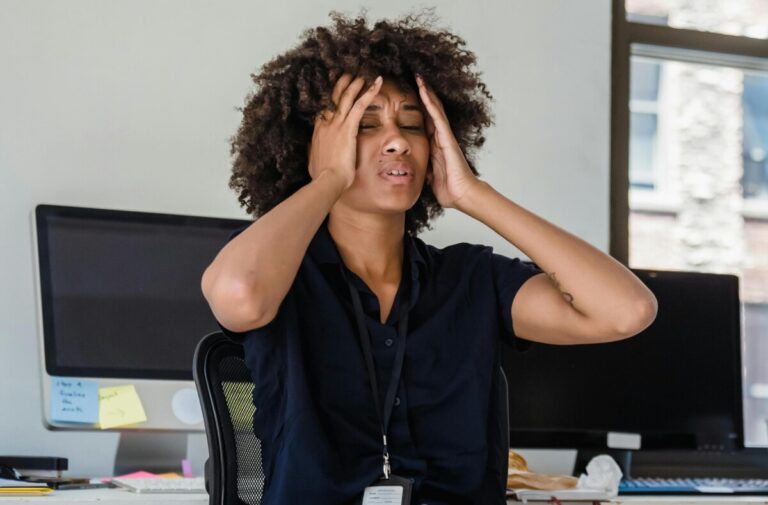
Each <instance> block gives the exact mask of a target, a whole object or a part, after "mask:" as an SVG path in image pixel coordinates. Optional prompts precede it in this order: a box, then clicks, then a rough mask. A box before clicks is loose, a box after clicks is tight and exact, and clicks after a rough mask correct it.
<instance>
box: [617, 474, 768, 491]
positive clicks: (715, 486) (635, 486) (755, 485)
mask: <svg viewBox="0 0 768 505" xmlns="http://www.w3.org/2000/svg"><path fill="white" fill-rule="evenodd" d="M619 494H624V495H627V494H768V479H715V478H664V479H654V478H638V479H624V480H622V481H621V482H620V483H619Z"/></svg>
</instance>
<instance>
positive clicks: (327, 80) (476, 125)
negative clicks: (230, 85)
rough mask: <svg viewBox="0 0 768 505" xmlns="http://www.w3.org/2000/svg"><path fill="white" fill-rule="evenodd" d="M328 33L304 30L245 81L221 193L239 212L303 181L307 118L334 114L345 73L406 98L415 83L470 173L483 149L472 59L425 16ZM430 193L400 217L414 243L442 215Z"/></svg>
mask: <svg viewBox="0 0 768 505" xmlns="http://www.w3.org/2000/svg"><path fill="white" fill-rule="evenodd" d="M330 17H331V19H332V20H333V23H332V26H331V27H324V26H320V27H316V28H311V29H307V30H305V31H304V33H303V35H302V40H301V41H300V43H299V44H298V45H297V46H296V47H295V48H293V49H291V50H290V51H288V52H286V53H284V54H282V55H279V56H277V57H275V58H274V59H273V60H271V61H269V62H268V63H266V64H265V65H264V66H262V67H261V71H260V73H259V74H255V75H254V74H251V78H252V79H253V81H254V83H255V84H256V90H255V91H254V92H252V93H251V94H249V96H248V97H247V98H246V104H245V108H242V109H239V110H241V112H242V113H243V119H242V122H241V124H240V127H239V129H238V131H237V133H236V135H235V136H234V137H233V138H232V139H231V147H232V149H231V154H232V156H233V158H234V163H233V169H232V176H231V178H230V181H229V186H230V188H232V189H234V190H235V191H237V192H238V194H239V196H238V199H239V201H240V205H241V206H243V207H245V209H246V211H247V212H248V213H249V214H252V215H254V216H255V217H259V216H262V215H263V214H265V213H267V212H269V211H270V210H271V209H272V208H274V207H275V206H276V205H278V204H279V203H280V202H282V201H283V200H285V199H286V198H288V197H289V196H291V195H292V194H293V193H294V192H296V191H297V190H298V189H300V188H301V187H302V186H304V185H306V184H308V183H309V182H310V181H311V178H310V176H309V171H308V169H307V164H308V152H307V147H308V145H309V143H310V140H311V139H312V133H313V128H314V122H315V117H316V115H317V114H318V113H319V112H320V111H322V110H333V109H334V108H335V106H334V104H333V102H332V99H331V92H332V90H333V87H334V84H335V83H336V80H337V79H338V78H339V77H341V75H342V74H343V73H345V72H348V73H350V74H352V75H360V76H362V77H364V78H365V80H366V82H367V83H372V81H373V79H375V78H376V76H378V75H382V76H384V77H385V78H387V79H390V80H392V82H393V83H394V84H396V85H397V86H398V87H399V88H401V89H403V90H405V91H412V92H414V93H416V95H417V96H418V91H417V90H416V88H415V85H414V83H415V75H416V74H420V75H421V76H422V77H423V78H424V80H425V81H426V82H427V83H429V85H430V87H431V88H432V89H433V90H434V91H435V93H437V95H438V96H439V97H440V99H441V100H442V102H443V106H444V108H445V113H446V115H447V116H448V120H449V121H450V125H451V129H452V131H453V134H454V136H455V137H456V140H457V141H458V143H459V146H460V147H461V149H462V151H463V152H464V155H465V157H466V158H467V161H468V163H469V166H470V168H471V169H472V171H473V172H474V173H475V174H477V173H478V172H477V170H476V168H475V166H474V163H473V154H474V152H475V151H476V150H477V149H479V148H480V147H481V146H482V145H483V144H484V143H485V137H484V136H483V134H482V132H483V129H484V128H486V127H488V126H490V125H491V124H492V118H491V114H490V108H489V103H490V101H491V100H492V99H493V97H492V96H491V94H490V93H489V92H488V91H487V89H486V86H485V84H484V83H483V82H482V81H481V80H480V73H479V72H476V71H474V70H473V66H474V65H475V62H476V57H475V55H474V53H472V52H470V51H468V50H467V49H465V45H466V43H465V41H464V40H463V39H462V38H460V37H458V36H456V35H454V34H452V33H450V32H447V31H444V30H437V29H434V28H433V27H432V26H431V25H432V24H433V17H434V9H426V10H424V11H422V12H420V13H416V14H411V15H408V16H406V17H403V18H401V19H399V20H394V21H387V20H382V21H377V22H376V23H375V24H374V25H373V27H371V28H369V27H368V23H367V21H366V19H365V11H363V13H362V14H360V15H359V16H358V17H357V18H355V19H350V18H347V17H345V16H343V15H342V14H340V13H338V12H335V11H334V12H331V13H330ZM442 212H443V209H442V207H441V206H440V204H439V203H438V202H437V199H436V198H435V195H434V193H433V192H432V189H431V187H430V186H429V184H424V188H423V190H422V192H421V195H420V196H419V200H418V201H417V202H416V204H415V205H414V206H413V207H412V208H411V209H409V210H408V211H406V217H405V229H406V231H407V232H408V233H409V234H411V235H417V234H418V233H419V232H420V231H422V229H424V228H425V227H426V228H427V229H430V226H429V220H430V219H433V218H435V217H437V216H439V215H440V214H442Z"/></svg>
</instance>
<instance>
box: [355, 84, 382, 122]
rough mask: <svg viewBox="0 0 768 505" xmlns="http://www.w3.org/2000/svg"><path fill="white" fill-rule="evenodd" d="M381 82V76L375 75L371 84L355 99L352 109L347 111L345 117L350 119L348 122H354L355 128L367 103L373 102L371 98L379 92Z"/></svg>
mask: <svg viewBox="0 0 768 505" xmlns="http://www.w3.org/2000/svg"><path fill="white" fill-rule="evenodd" d="M383 82H384V79H383V78H382V77H381V76H379V77H377V78H376V80H375V81H373V84H372V85H371V86H370V87H369V88H368V89H367V90H366V91H365V93H363V94H362V95H361V96H360V98H358V99H357V101H355V105H354V106H352V109H351V110H350V111H349V114H348V115H347V119H348V121H350V124H352V123H354V127H355V129H357V127H358V126H359V125H360V120H361V119H362V118H363V114H365V110H366V109H367V108H368V106H369V105H371V102H373V99H374V98H376V95H378V94H379V90H380V89H381V85H382V83H383Z"/></svg>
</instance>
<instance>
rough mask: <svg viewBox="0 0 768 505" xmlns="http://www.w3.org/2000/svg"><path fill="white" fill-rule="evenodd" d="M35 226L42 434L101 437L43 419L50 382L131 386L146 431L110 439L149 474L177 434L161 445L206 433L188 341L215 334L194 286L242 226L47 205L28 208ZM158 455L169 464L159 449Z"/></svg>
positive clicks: (130, 430)
mask: <svg viewBox="0 0 768 505" xmlns="http://www.w3.org/2000/svg"><path fill="white" fill-rule="evenodd" d="M33 221H34V233H33V236H34V239H35V247H34V250H35V253H36V256H37V258H36V259H37V261H36V262H35V264H36V266H37V278H38V283H37V284H38V288H39V293H38V295H39V297H38V300H39V304H38V305H39V311H38V313H39V318H40V329H41V331H40V337H41V346H40V348H41V351H42V365H43V366H41V370H42V374H43V377H42V385H43V394H42V398H43V412H44V415H43V417H44V422H45V425H46V426H47V427H48V428H49V429H52V430H100V427H99V424H98V423H82V422H69V421H61V420H59V419H60V417H61V416H60V415H59V416H58V417H59V419H57V415H52V409H51V395H52V387H53V385H54V381H55V380H59V381H60V380H61V379H62V378H67V379H72V380H77V379H87V380H90V381H95V382H96V383H98V387H99V388H101V387H111V386H122V385H133V386H134V387H135V389H136V392H137V393H138V396H139V399H140V401H141V403H142V406H143V409H144V411H145V413H146V418H147V420H146V422H141V423H138V424H133V425H128V426H121V427H119V428H116V429H117V430H118V431H120V432H121V433H123V436H122V437H121V442H120V444H121V449H124V450H123V451H122V453H125V458H131V459H133V460H136V461H137V464H138V460H139V459H141V453H142V451H144V452H146V453H147V458H150V459H151V460H152V461H148V462H146V463H147V464H143V463H142V465H143V467H145V468H146V467H147V466H152V465H155V466H156V465H157V464H158V463H159V461H158V458H159V457H160V455H158V454H154V455H151V454H150V453H152V452H157V450H156V449H157V448H158V447H160V446H163V445H167V446H168V445H174V446H177V447H178V446H181V445H183V449H184V450H186V438H187V437H186V435H184V436H183V437H175V442H174V441H173V440H174V437H173V436H171V435H170V434H172V433H180V434H185V433H195V432H202V431H203V430H204V425H203V421H202V414H201V411H200V404H199V402H198V399H197V393H196V391H195V387H194V383H193V382H192V357H193V353H194V349H195V346H196V345H197V343H198V341H199V340H200V339H201V338H202V337H203V336H204V335H205V334H206V333H209V332H212V331H215V330H217V329H218V327H217V325H216V321H215V320H214V318H213V315H212V314H211V312H210V309H209V308H208V305H207V303H206V302H205V299H204V298H203V296H202V293H201V289H200V279H201V276H202V273H203V271H204V269H205V268H206V267H207V266H208V265H209V264H210V262H211V261H212V260H213V258H214V257H215V256H216V254H217V252H218V251H219V250H220V249H221V248H222V246H223V245H224V244H225V243H226V241H227V238H228V237H229V236H230V234H231V233H232V231H233V230H235V229H239V228H242V227H244V226H246V225H247V224H248V223H249V221H245V220H236V219H219V218H207V217H196V216H182V215H170V214H157V213H147V212H128V211H118V210H104V209H92V208H81V207H66V206H54V205H39V206H37V207H36V209H35V212H34V219H33ZM58 384H61V382H59V383H58ZM57 412H58V411H57ZM153 432H154V433H164V434H163V435H162V436H152V435H151V433H153ZM166 442H168V444H166ZM142 445H144V446H147V447H144V448H142V447H141V446H142ZM161 451H164V454H165V456H167V457H168V458H169V459H170V460H171V461H172V460H174V459H175V463H176V464H178V463H179V459H176V457H177V455H175V454H174V455H171V454H169V452H172V451H171V450H170V449H169V448H168V447H165V448H161ZM122 453H121V450H119V451H118V457H117V459H118V461H117V462H116V468H117V471H122V470H123V469H124V468H121V466H123V463H122V462H121V461H120V460H121V458H122ZM125 465H128V466H127V467H126V468H125V469H128V467H129V466H130V463H129V462H127V461H126V462H125Z"/></svg>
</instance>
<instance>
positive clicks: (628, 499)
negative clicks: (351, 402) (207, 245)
mask: <svg viewBox="0 0 768 505" xmlns="http://www.w3.org/2000/svg"><path fill="white" fill-rule="evenodd" d="M31 502H37V503H55V504H57V505H62V504H70V505H75V504H80V503H86V504H88V503H102V504H104V505H136V504H138V503H142V504H144V505H163V504H166V503H171V504H172V505H204V504H207V503H208V495H207V494H205V493H199V494H141V493H132V492H130V491H126V490H124V489H73V490H67V491H53V492H51V493H49V494H47V495H45V496H0V504H10V503H31ZM508 503H509V504H521V503H522V502H518V501H515V500H509V501H508ZM529 503H534V504H535V503H542V502H529ZM562 503H563V505H567V504H571V503H572V504H579V505H584V504H585V503H591V502H562ZM604 503H610V504H612V505H621V504H628V505H660V504H672V503H675V504H678V503H679V504H692V505H693V504H698V503H704V504H706V505H743V504H745V503H748V504H754V505H758V504H759V505H768V496H752V497H751V496H740V497H731V496H657V497H652V498H648V497H639V496H620V497H618V498H616V499H615V500H612V501H610V502H604Z"/></svg>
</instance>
